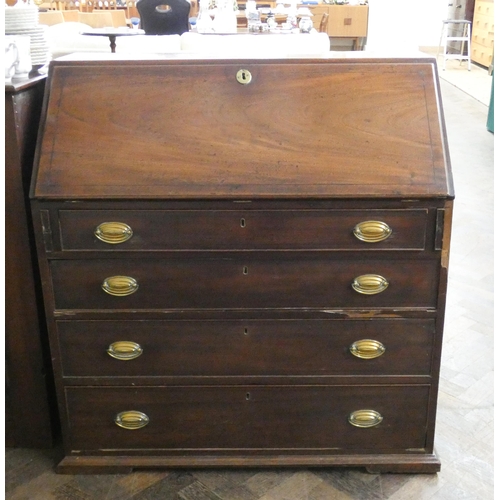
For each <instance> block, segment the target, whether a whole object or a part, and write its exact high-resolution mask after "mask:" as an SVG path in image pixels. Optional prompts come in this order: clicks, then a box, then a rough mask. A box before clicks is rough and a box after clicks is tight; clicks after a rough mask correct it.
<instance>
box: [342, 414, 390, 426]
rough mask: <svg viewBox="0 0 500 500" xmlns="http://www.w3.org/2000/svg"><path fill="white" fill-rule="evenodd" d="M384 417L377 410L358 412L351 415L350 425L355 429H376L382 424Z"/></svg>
mask: <svg viewBox="0 0 500 500" xmlns="http://www.w3.org/2000/svg"><path fill="white" fill-rule="evenodd" d="M383 419H384V417H382V415H381V414H380V413H379V412H378V411H375V410H357V411H353V412H352V413H351V414H350V415H349V423H350V424H351V425H354V427H362V428H365V429H366V428H368V427H375V426H376V425H378V424H380V422H382V420H383Z"/></svg>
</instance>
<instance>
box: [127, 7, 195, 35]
mask: <svg viewBox="0 0 500 500" xmlns="http://www.w3.org/2000/svg"><path fill="white" fill-rule="evenodd" d="M163 5H168V7H170V9H169V10H159V9H158V7H160V6H163ZM136 6H137V10H138V11H139V16H140V18H141V28H142V29H143V30H144V31H145V32H146V35H182V34H183V33H185V32H186V31H189V10H190V9H191V4H190V3H189V2H188V1H187V0H138V2H137V4H136Z"/></svg>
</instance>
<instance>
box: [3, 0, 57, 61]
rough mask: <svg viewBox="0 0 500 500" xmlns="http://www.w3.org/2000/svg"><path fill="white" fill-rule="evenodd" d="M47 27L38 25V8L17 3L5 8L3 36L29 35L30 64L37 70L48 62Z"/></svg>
mask: <svg viewBox="0 0 500 500" xmlns="http://www.w3.org/2000/svg"><path fill="white" fill-rule="evenodd" d="M46 29H47V26H45V25H42V24H38V7H37V6H36V5H31V4H27V3H24V2H21V1H18V2H17V3H16V5H14V6H13V7H9V6H7V5H6V6H5V34H6V35H29V36H30V38H31V43H30V52H31V64H32V65H33V68H34V69H39V68H40V67H41V66H44V65H45V64H47V63H48V62H49V61H50V58H51V56H50V52H49V44H48V41H47V34H46Z"/></svg>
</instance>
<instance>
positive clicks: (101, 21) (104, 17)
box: [78, 11, 113, 28]
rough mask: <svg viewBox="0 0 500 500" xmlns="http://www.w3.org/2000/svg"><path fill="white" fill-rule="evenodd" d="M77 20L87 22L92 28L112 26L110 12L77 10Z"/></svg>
mask: <svg viewBox="0 0 500 500" xmlns="http://www.w3.org/2000/svg"><path fill="white" fill-rule="evenodd" d="M78 22H79V23H84V24H88V25H89V26H91V27H92V28H111V27H112V26H113V18H112V17H111V12H96V11H94V12H79V13H78Z"/></svg>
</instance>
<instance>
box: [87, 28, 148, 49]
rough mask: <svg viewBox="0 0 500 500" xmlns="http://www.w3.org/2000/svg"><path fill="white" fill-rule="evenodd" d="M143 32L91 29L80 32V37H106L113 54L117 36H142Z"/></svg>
mask: <svg viewBox="0 0 500 500" xmlns="http://www.w3.org/2000/svg"><path fill="white" fill-rule="evenodd" d="M144 34H145V31H144V30H139V29H131V28H93V29H92V30H88V31H82V35H89V36H107V37H108V38H109V46H110V47H111V52H112V53H113V54H114V53H115V51H116V37H117V36H134V35H144Z"/></svg>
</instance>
